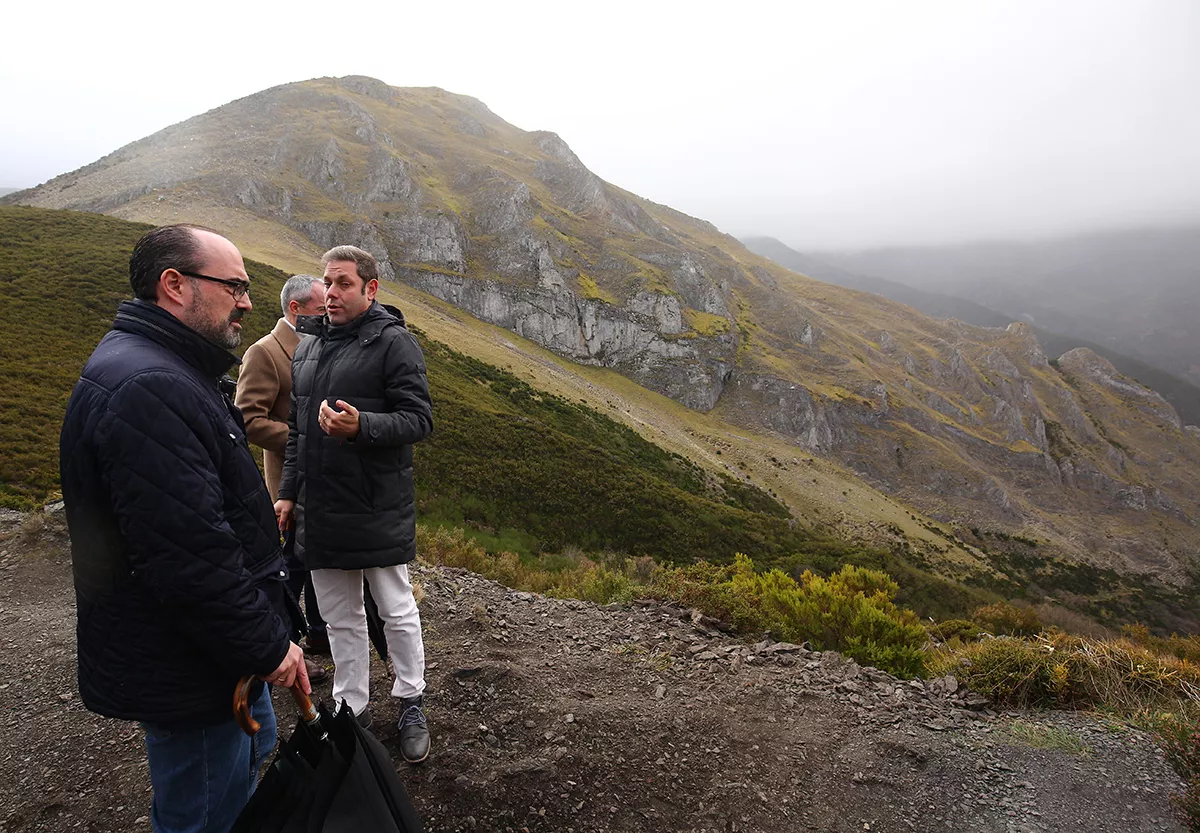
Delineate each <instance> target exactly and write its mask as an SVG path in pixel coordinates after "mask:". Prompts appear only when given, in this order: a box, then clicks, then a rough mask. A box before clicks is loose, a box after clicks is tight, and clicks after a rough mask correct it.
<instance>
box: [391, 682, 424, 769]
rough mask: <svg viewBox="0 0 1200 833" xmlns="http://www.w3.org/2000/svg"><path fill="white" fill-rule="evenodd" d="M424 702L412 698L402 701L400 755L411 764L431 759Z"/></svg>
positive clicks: (418, 698) (419, 698)
mask: <svg viewBox="0 0 1200 833" xmlns="http://www.w3.org/2000/svg"><path fill="white" fill-rule="evenodd" d="M423 705H424V701H423V699H422V698H421V697H411V698H409V699H407V700H401V701H400V722H399V724H398V726H399V729H400V754H401V755H402V756H403V757H404V760H405V761H407V762H408V763H410V764H419V763H421V762H422V761H423V760H425V759H426V758H428V757H429V727H428V726H427V725H426V724H425V712H424V711H422V707H423Z"/></svg>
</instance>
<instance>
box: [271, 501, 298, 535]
mask: <svg viewBox="0 0 1200 833" xmlns="http://www.w3.org/2000/svg"><path fill="white" fill-rule="evenodd" d="M295 509H296V501H294V500H282V499H280V500H277V501H275V521H276V522H277V523H278V524H279V531H280V532H287V531H288V530H289V529H291V528H292V513H293V512H294V511H295Z"/></svg>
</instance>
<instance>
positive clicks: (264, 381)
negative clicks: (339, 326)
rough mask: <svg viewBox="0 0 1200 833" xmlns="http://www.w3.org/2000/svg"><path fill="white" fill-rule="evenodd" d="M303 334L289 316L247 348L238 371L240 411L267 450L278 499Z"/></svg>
mask: <svg viewBox="0 0 1200 833" xmlns="http://www.w3.org/2000/svg"><path fill="white" fill-rule="evenodd" d="M299 343H300V336H298V335H297V334H296V331H295V330H293V329H292V328H291V327H290V326H288V323H287V321H286V320H285V319H283V318H280V319H279V323H277V324H276V325H275V329H274V330H272V331H271V332H270V333H268V334H267V335H265V336H263V337H262V338H260V339H259V340H258V341H256V342H254V343H253V344H251V345H250V346H249V347H247V348H246V355H244V356H243V357H242V369H241V372H240V373H239V374H238V383H237V398H236V400H235V401H236V403H237V406H238V410H240V411H241V412H242V418H243V419H245V420H246V437H247V438H248V439H249V440H250V442H252V443H254V444H255V445H257V446H261V447H262V449H263V464H264V466H263V467H264V468H265V469H266V472H267V491H269V492H270V493H271V499H272V500H275V499H276V497H277V496H278V494H279V477H280V475H281V474H282V472H283V454H284V451H285V450H286V448H287V440H288V410H289V408H290V407H291V398H292V356H294V355H295V353H296V345H298V344H299Z"/></svg>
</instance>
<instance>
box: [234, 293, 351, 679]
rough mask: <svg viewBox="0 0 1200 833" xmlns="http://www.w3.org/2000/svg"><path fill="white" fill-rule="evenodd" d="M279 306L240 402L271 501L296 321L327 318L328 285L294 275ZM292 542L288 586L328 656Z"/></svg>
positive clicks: (251, 361)
mask: <svg viewBox="0 0 1200 833" xmlns="http://www.w3.org/2000/svg"><path fill="white" fill-rule="evenodd" d="M279 301H280V306H281V307H282V308H283V318H280V319H279V321H278V323H276V325H275V329H273V330H272V331H271V332H270V333H268V334H267V335H265V336H263V337H262V338H260V339H259V340H258V341H256V342H254V344H252V345H250V346H249V347H248V348H247V349H246V355H244V356H243V357H242V368H241V372H240V373H239V375H238V383H237V399H236V403H237V406H238V409H239V410H240V411H241V412H242V418H243V419H245V421H246V437H247V439H249V440H250V442H252V443H254V444H255V445H257V446H260V447H261V448H262V450H263V468H265V469H266V475H267V491H269V492H270V493H271V499H272V500H275V499H277V498H278V496H279V476H280V473H281V472H282V471H283V454H284V450H285V449H286V447H287V440H288V410H289V408H290V407H291V397H292V356H293V355H294V354H295V352H296V346H297V345H298V344H299V343H300V336H299V334H297V333H296V317H297V316H299V315H324V314H325V285H324V283H323V282H322V280H321V278H316V277H313V276H312V275H294V276H293V277H291V278H289V279H288V280H287V282H286V283H285V284H284V285H283V291H282V292H281V293H280V294H279ZM291 543H292V542H291V537H290V535H289V538H288V545H287V546H286V547H285V549H284V554H285V555H286V556H288V567H289V569H291V571H292V573H293V575H294V578H295V579H296V580H295V581H293V582H289V583H290V584H291V585H292V589H293V592H296V593H297V594H298V593H299V589H300V587H303V588H304V595H305V602H304V603H305V609H306V613H307V615H308V624H309V630H308V641H309V646H310V648H312V649H315V650H322V649H324V650H325V651H328V646H329V641H328V637H327V636H326V635H325V623H324V621H323V620H322V619H321V614H320V611H319V610H318V609H317V597H316V593H314V592H313V590H312V581H311V579H309V577H308V571H307V570H305V569H304V567H303V565H302V564H300V563H298V562H297V560H296V559H294V558H293V557H292V555H291V551H292V546H291ZM301 579H303V583H301ZM314 669H315V670H314ZM314 674H315V676H314ZM326 675H327V672H326V671H325V670H324V669H322V668H320V666H312V667H310V668H309V679H311V680H312V681H314V682H317V681H319V680H321V679H324V678H325V676H326Z"/></svg>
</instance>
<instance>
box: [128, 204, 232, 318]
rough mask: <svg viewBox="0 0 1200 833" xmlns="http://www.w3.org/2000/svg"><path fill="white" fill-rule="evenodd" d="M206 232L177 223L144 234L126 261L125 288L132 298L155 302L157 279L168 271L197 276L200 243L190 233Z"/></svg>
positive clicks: (192, 226)
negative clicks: (130, 292)
mask: <svg viewBox="0 0 1200 833" xmlns="http://www.w3.org/2000/svg"><path fill="white" fill-rule="evenodd" d="M196 231H209V232H212V233H213V234H219V232H215V231H213V230H212V229H210V228H205V227H204V226H195V225H191V224H190V223H180V224H178V225H173V226H161V227H159V228H156V229H153V230H152V231H148V232H146V233H145V234H144V235H142V239H141V240H139V241H138V242H137V244H136V245H135V246H134V247H133V254H132V255H131V256H130V258H129V284H130V286H132V287H133V297H135V298H141V299H142V300H143V301H157V300H158V279H159V278H160V277H162V273H163V272H165V271H166V270H168V269H178V270H179V271H180V272H199V271H200V270H201V268H202V267H203V265H204V264H203V262H202V258H201V246H200V241H199V240H197V239H196V235H195V234H194V233H193V232H196Z"/></svg>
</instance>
